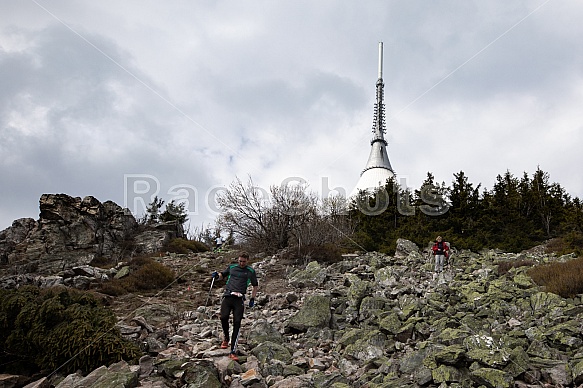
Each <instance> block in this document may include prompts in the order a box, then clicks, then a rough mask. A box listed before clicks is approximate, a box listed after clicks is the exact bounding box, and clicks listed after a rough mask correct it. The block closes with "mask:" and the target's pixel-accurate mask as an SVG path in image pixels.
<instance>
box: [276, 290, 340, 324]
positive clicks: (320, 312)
mask: <svg viewBox="0 0 583 388" xmlns="http://www.w3.org/2000/svg"><path fill="white" fill-rule="evenodd" d="M331 318H332V314H331V312H330V298H329V297H327V296H320V295H314V296H311V297H308V298H306V301H305V302H304V305H303V306H302V308H301V309H300V311H298V313H297V314H296V315H294V316H293V317H291V318H290V319H289V321H288V322H287V325H286V329H287V330H288V331H291V332H305V331H307V330H308V328H310V327H319V328H324V327H329V326H330V319H331Z"/></svg>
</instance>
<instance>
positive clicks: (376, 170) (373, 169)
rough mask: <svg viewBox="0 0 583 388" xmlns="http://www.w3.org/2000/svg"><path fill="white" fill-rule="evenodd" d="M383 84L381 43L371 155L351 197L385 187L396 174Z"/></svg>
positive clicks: (380, 45)
mask: <svg viewBox="0 0 583 388" xmlns="http://www.w3.org/2000/svg"><path fill="white" fill-rule="evenodd" d="M384 87H385V84H384V83H383V42H379V79H378V80H377V83H376V91H377V101H376V103H375V106H374V119H373V129H372V132H373V137H372V140H371V142H370V146H371V148H370V155H369V156H368V161H367V162H366V167H365V168H364V170H362V172H361V173H360V179H359V180H358V183H357V184H356V187H355V188H354V189H353V190H352V193H350V195H349V197H352V196H354V195H357V194H358V193H359V192H360V191H362V190H365V191H370V190H374V189H375V188H377V187H380V186H384V185H385V184H386V183H387V179H389V178H391V177H394V176H395V172H394V171H393V168H392V167H391V162H390V161H389V155H388V154H387V141H386V140H385V132H386V129H385V103H384V101H383V98H384Z"/></svg>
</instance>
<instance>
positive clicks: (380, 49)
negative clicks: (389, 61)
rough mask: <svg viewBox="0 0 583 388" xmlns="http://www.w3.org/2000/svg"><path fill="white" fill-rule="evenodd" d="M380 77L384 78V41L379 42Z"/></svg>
mask: <svg viewBox="0 0 583 388" xmlns="http://www.w3.org/2000/svg"><path fill="white" fill-rule="evenodd" d="M379 79H383V42H379Z"/></svg>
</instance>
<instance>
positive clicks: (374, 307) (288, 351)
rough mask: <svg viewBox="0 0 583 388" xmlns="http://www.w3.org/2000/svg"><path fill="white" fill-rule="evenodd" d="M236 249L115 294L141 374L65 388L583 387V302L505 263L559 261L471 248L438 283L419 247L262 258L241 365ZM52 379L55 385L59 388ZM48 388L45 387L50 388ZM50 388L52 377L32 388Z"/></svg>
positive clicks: (173, 259) (117, 373) (123, 366)
mask: <svg viewBox="0 0 583 388" xmlns="http://www.w3.org/2000/svg"><path fill="white" fill-rule="evenodd" d="M235 256H236V255H235V254H234V253H230V252H226V253H224V254H222V255H216V254H212V253H202V254H196V255H195V254H191V255H175V254H173V255H166V256H162V257H159V258H157V260H158V261H160V262H163V263H164V264H165V265H167V266H169V267H170V268H172V269H173V270H174V271H175V273H176V275H177V276H178V277H179V278H178V280H177V281H176V282H174V283H173V284H172V285H171V286H170V287H168V288H167V289H165V290H163V291H160V292H158V293H157V294H154V295H141V296H140V295H126V296H122V297H119V298H109V302H110V307H111V308H112V309H113V310H114V311H115V312H116V314H117V315H118V317H119V318H120V321H119V323H118V327H119V329H120V331H121V332H122V333H123V334H124V336H126V337H128V338H132V339H133V340H135V341H138V342H139V343H140V344H141V346H142V349H143V350H144V354H145V355H144V356H143V357H142V358H141V359H140V362H139V364H138V365H128V364H127V363H125V362H120V363H117V364H114V365H109V366H105V365H104V366H103V367H101V368H99V369H97V370H95V371H93V372H91V373H90V374H89V375H87V376H82V375H80V374H71V375H69V376H66V377H64V379H62V380H61V381H59V382H58V384H56V386H57V387H58V388H65V387H87V386H92V387H113V386H119V387H122V386H123V387H189V388H194V387H205V388H206V387H217V388H218V387H275V388H294V387H298V388H299V387H302V388H304V387H318V388H320V387H322V388H323V387H334V388H346V387H367V388H374V387H523V388H526V387H576V386H580V385H581V384H583V352H581V351H580V349H581V346H582V345H583V326H582V325H583V324H582V322H583V303H582V301H581V298H580V297H577V298H573V299H564V298H561V297H559V296H557V295H555V294H550V293H546V292H544V291H542V290H541V289H540V287H538V286H537V285H535V284H534V283H533V282H532V280H531V279H530V278H529V277H528V276H527V275H526V270H527V269H528V267H518V268H513V269H511V270H510V271H509V272H508V273H507V274H503V275H498V272H497V264H498V263H500V262H502V261H516V260H523V259H525V258H526V259H528V260H532V261H534V262H537V263H543V262H547V261H549V260H570V259H572V257H571V256H566V257H561V258H556V257H553V256H549V255H547V254H545V253H544V251H542V250H533V251H531V252H524V253H522V254H507V253H503V252H498V251H484V252H480V253H473V252H465V251H464V252H460V253H459V254H458V256H457V257H456V260H455V265H454V266H453V267H448V268H447V269H446V271H444V272H443V273H440V274H435V273H433V271H432V263H431V261H429V260H428V258H427V257H426V256H425V255H424V254H423V252H421V251H420V249H419V248H418V247H417V246H415V245H414V244H413V243H411V242H409V241H407V240H399V242H398V248H397V252H396V253H395V255H394V256H389V255H383V254H379V253H375V252H369V253H363V254H359V255H356V254H355V255H346V256H344V257H343V260H342V261H340V262H337V263H317V262H314V261H312V262H306V263H295V264H294V263H292V262H287V261H285V260H284V259H283V258H281V257H278V256H277V255H276V256H263V257H262V256H258V257H255V258H253V259H252V260H251V262H252V265H253V267H254V268H255V269H256V271H257V274H258V278H259V284H260V292H259V295H258V297H257V304H256V307H254V308H252V309H247V311H246V312H245V318H244V320H243V325H242V328H241V339H240V341H239V348H238V350H239V355H240V356H239V358H240V359H239V362H235V361H233V360H230V359H229V358H228V357H227V355H228V351H229V350H228V349H220V347H219V344H220V341H221V339H222V333H221V329H220V322H219V320H218V310H219V303H220V296H221V292H222V290H223V285H224V284H223V283H222V282H220V283H217V284H215V285H214V287H213V289H212V290H211V291H210V298H209V303H208V306H206V307H205V303H206V301H207V298H208V297H209V288H210V282H211V278H210V276H209V274H210V273H211V272H212V271H214V270H220V269H223V268H224V267H226V265H227V264H229V263H230V262H232V261H234V258H235ZM53 383H56V381H54V382H53ZM43 384H44V385H43ZM33 386H34V387H43V386H46V387H48V386H50V382H48V381H47V380H46V379H45V380H39V381H36V382H34V383H32V384H31V385H30V387H33Z"/></svg>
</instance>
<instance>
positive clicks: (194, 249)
mask: <svg viewBox="0 0 583 388" xmlns="http://www.w3.org/2000/svg"><path fill="white" fill-rule="evenodd" d="M165 250H166V251H167V252H172V253H182V254H186V253H198V252H207V251H208V250H209V248H208V247H207V246H206V245H205V244H203V243H201V242H200V241H195V240H186V239H184V238H174V239H172V240H170V242H169V243H168V245H167V246H166V247H165Z"/></svg>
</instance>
